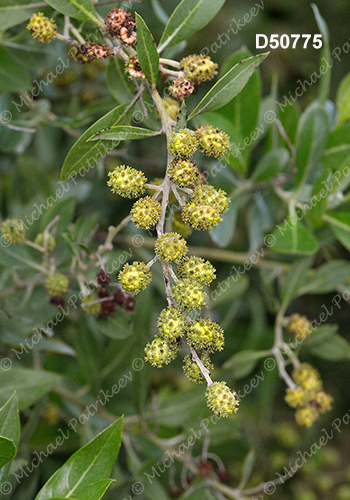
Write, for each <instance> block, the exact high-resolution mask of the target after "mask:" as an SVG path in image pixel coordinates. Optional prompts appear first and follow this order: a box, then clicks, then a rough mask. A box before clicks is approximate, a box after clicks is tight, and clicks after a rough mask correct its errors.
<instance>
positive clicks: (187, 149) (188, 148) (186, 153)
mask: <svg viewBox="0 0 350 500" xmlns="http://www.w3.org/2000/svg"><path fill="white" fill-rule="evenodd" d="M168 149H169V151H170V153H171V154H172V155H174V156H175V157H176V158H179V157H183V158H191V157H192V156H193V155H194V153H195V152H196V151H197V149H198V139H197V136H196V134H195V133H194V132H193V131H192V130H189V129H188V128H183V129H181V130H180V131H179V132H177V133H175V134H173V137H172V138H171V139H170V141H169V142H168Z"/></svg>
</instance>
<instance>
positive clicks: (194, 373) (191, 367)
mask: <svg viewBox="0 0 350 500" xmlns="http://www.w3.org/2000/svg"><path fill="white" fill-rule="evenodd" d="M200 360H201V362H202V363H203V365H204V367H205V368H206V369H207V370H208V371H209V373H210V372H211V371H212V370H214V366H213V364H212V363H211V361H210V358H209V356H208V355H207V354H204V355H202V356H200ZM182 369H183V371H184V374H185V375H186V377H187V378H188V380H189V381H190V382H193V383H195V384H201V383H202V382H204V380H205V379H204V377H203V374H202V372H201V371H200V369H199V366H198V365H197V363H196V362H195V361H193V359H192V356H189V355H187V356H185V357H184V364H183V366H182Z"/></svg>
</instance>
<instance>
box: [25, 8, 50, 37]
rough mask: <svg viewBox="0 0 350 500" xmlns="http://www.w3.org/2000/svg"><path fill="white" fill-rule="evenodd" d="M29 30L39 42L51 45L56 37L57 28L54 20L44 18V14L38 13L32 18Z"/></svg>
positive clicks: (28, 26)
mask: <svg viewBox="0 0 350 500" xmlns="http://www.w3.org/2000/svg"><path fill="white" fill-rule="evenodd" d="M27 30H29V31H30V34H31V35H32V37H33V38H35V40H37V41H38V42H41V43H49V42H51V41H52V40H53V39H54V38H55V36H56V33H57V26H56V23H55V21H54V20H53V19H49V18H48V17H46V16H44V14H43V13H42V12H36V13H35V14H33V15H32V17H31V18H30V21H29V23H28V24H27Z"/></svg>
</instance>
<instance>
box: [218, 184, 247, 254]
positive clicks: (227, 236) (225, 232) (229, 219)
mask: <svg viewBox="0 0 350 500" xmlns="http://www.w3.org/2000/svg"><path fill="white" fill-rule="evenodd" d="M248 197H249V194H248V193H238V194H235V193H233V195H231V196H230V197H229V198H230V199H231V203H230V204H229V209H228V211H227V212H226V213H225V214H224V215H223V216H222V222H220V224H218V225H217V226H216V227H215V228H214V229H211V230H210V232H209V234H210V237H211V239H212V240H213V241H214V243H216V244H217V245H218V246H219V247H221V248H225V247H227V245H229V243H230V242H231V240H232V238H233V235H234V232H235V230H236V223H237V217H238V212H239V209H240V208H241V206H242V205H243V204H245V203H246V201H247V198H248Z"/></svg>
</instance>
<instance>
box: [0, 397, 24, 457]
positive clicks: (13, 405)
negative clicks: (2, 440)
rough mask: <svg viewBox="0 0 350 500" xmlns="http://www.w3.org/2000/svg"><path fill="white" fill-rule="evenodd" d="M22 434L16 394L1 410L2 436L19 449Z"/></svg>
mask: <svg viewBox="0 0 350 500" xmlns="http://www.w3.org/2000/svg"><path fill="white" fill-rule="evenodd" d="M20 434H21V426H20V422H19V409H18V397H17V394H16V392H14V393H13V394H12V396H11V397H10V399H9V400H8V401H6V403H5V404H4V406H3V407H2V408H1V409H0V436H4V437H6V438H8V439H11V440H12V441H13V442H14V444H15V446H16V447H17V448H18V445H19V439H20Z"/></svg>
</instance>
